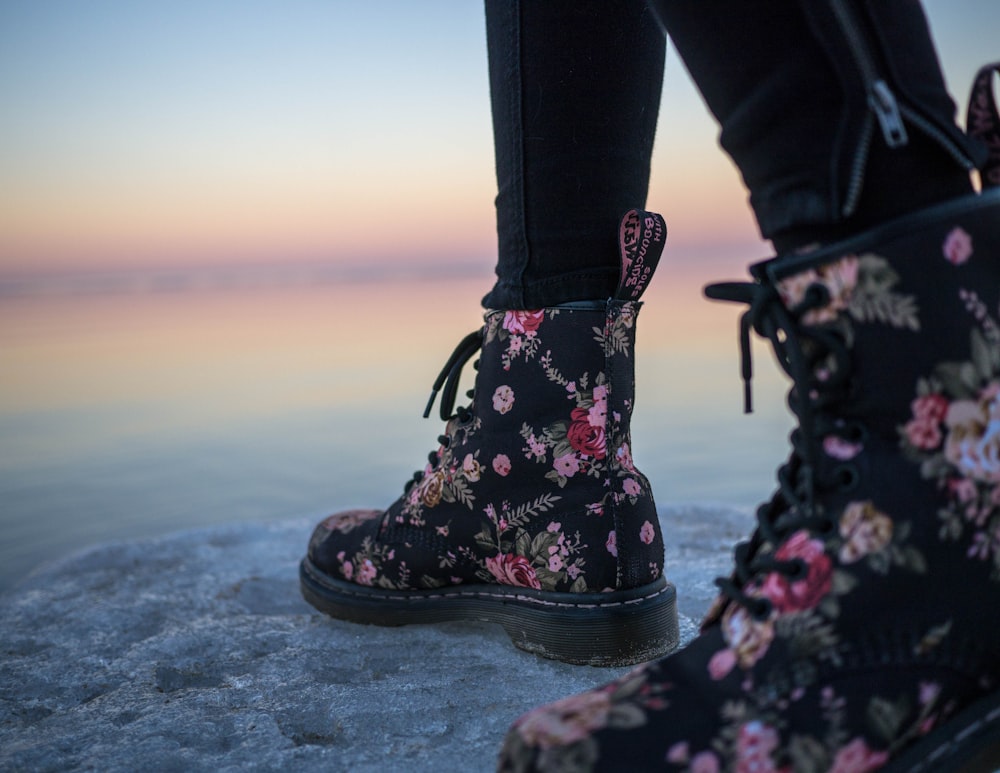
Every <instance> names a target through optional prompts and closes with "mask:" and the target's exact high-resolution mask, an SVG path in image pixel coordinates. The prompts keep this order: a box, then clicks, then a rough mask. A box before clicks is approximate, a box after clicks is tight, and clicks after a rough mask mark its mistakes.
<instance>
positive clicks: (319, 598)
mask: <svg viewBox="0 0 1000 773" xmlns="http://www.w3.org/2000/svg"><path fill="white" fill-rule="evenodd" d="M299 578H300V581H301V587H302V597H303V598H304V599H305V600H306V601H308V602H309V603H310V604H312V605H313V606H314V607H315V608H316V609H318V610H319V611H320V612H324V613H326V614H328V615H330V616H331V617H335V618H337V619H340V620H349V621H351V622H354V623H366V624H369V625H385V626H397V625H413V624H426V623H444V622H454V621H480V622H487V623H497V624H499V625H501V626H503V629H504V630H505V631H506V632H507V635H508V636H510V638H511V641H512V642H513V643H514V646H515V647H518V648H520V649H522V650H526V651H527V652H532V653H534V654H536V655H541V656H542V657H546V658H552V659H553V660H560V661H562V662H564V663H572V664H574V665H590V666H626V665H633V664H635V663H644V662H646V661H648V660H653V659H654V658H658V657H660V656H662V655H666V654H667V653H669V652H671V651H673V650H674V649H676V648H677V644H678V642H679V640H680V634H679V630H678V626H677V592H676V590H675V589H674V586H673V585H671V584H670V583H668V582H667V581H666V580H664V579H663V578H660V579H659V580H657V581H656V582H654V583H650V584H649V585H645V586H643V587H641V588H634V589H631V590H627V591H615V592H612V593H554V592H546V591H537V590H532V589H530V588H517V587H513V586H507V585H468V586H451V587H448V588H438V589H433V590H412V591H392V590H384V589H380V588H370V587H367V586H361V585H355V584H354V583H350V582H345V581H343V580H338V579H336V578H333V577H330V576H328V575H326V574H324V573H323V572H321V571H320V570H319V569H317V568H316V567H315V566H314V565H313V564H312V562H311V561H310V560H309V559H308V558H304V559H302V563H301V565H300V566H299Z"/></svg>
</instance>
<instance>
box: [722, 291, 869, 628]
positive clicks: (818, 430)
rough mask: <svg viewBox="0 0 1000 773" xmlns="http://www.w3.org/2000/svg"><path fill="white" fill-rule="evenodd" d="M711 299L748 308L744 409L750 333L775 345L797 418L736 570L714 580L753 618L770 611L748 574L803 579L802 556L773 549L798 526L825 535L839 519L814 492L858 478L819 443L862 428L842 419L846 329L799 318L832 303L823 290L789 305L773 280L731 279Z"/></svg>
mask: <svg viewBox="0 0 1000 773" xmlns="http://www.w3.org/2000/svg"><path fill="white" fill-rule="evenodd" d="M705 294H706V295H707V296H708V297H709V298H713V299H715V300H721V301H730V302H736V303H745V304H747V305H748V306H749V309H748V310H747V311H746V312H744V313H743V315H742V317H741V318H740V371H741V375H742V379H743V384H744V410H745V411H746V412H747V413H749V412H750V411H751V410H752V394H751V380H752V378H753V364H752V361H751V348H750V331H751V330H754V331H756V332H757V334H758V335H760V336H762V337H763V338H766V339H767V340H769V341H770V342H771V345H772V346H773V347H774V352H775V355H776V357H777V360H778V363H779V364H780V366H781V368H782V369H783V370H784V371H785V372H786V373H787V374H788V375H789V377H791V379H792V388H791V390H790V391H789V393H788V407H789V409H790V410H791V411H792V413H793V414H794V415H795V417H796V418H797V419H798V426H797V427H796V428H795V430H793V432H792V434H791V436H790V438H789V439H790V441H791V445H792V453H791V455H790V457H789V459H788V461H787V462H786V463H785V464H784V465H782V467H780V468H779V470H778V476H777V477H778V489H777V491H775V493H774V494H773V495H772V497H771V499H770V501H768V502H766V503H764V504H763V505H761V506H760V507H759V508H758V509H757V512H756V519H757V527H756V529H755V530H754V533H753V535H752V536H751V537H750V539H749V541H747V542H742V543H740V544H739V545H737V546H736V549H735V552H734V563H735V567H734V571H733V574H732V576H730V577H720V578H718V579H717V580H716V585H718V586H719V588H720V589H721V590H722V592H723V593H724V594H725V595H726V596H727V597H728V598H730V599H732V600H733V601H735V602H737V603H739V604H740V605H742V606H743V607H744V608H745V609H746V610H747V611H748V612H749V613H750V614H751V615H753V616H754V617H755V618H757V619H759V620H764V619H766V618H768V617H769V616H770V614H771V603H770V602H769V601H768V600H767V599H765V598H760V597H757V596H753V595H749V594H748V593H747V592H746V591H745V590H744V589H745V588H747V587H748V586H749V585H750V584H751V582H752V581H753V579H754V578H756V577H760V576H762V575H764V574H766V573H770V572H779V573H781V574H783V575H785V576H786V577H788V578H789V579H791V580H795V579H802V578H804V577H805V576H806V573H807V572H808V567H807V565H806V563H805V562H804V561H803V560H802V559H798V558H796V559H793V560H789V561H783V560H780V559H778V558H777V557H775V556H774V554H773V551H774V549H775V548H776V546H778V545H779V544H781V542H782V541H783V540H784V539H785V538H786V537H788V536H790V535H791V534H793V533H795V532H796V531H799V530H802V529H805V530H808V531H810V532H812V533H815V534H820V535H826V534H829V533H830V532H832V531H833V530H834V529H836V528H837V524H836V523H835V522H834V521H833V520H832V519H831V518H830V517H829V516H828V515H826V514H825V513H824V509H823V507H822V505H821V504H820V497H821V495H822V494H823V493H825V492H828V491H837V490H840V491H844V490H848V489H849V488H851V487H853V486H854V485H855V484H856V483H857V480H858V472H857V469H856V467H854V465H852V464H850V463H838V464H831V463H830V460H828V459H824V454H823V441H824V439H826V438H829V437H831V436H833V437H835V438H839V439H841V440H844V441H846V442H848V443H859V442H863V440H864V437H865V435H866V430H865V428H864V425H863V424H862V423H861V422H860V421H858V420H856V419H852V418H848V417H847V416H846V414H847V412H846V405H845V404H846V403H847V402H848V400H849V398H850V397H851V396H852V388H851V381H850V372H849V369H850V352H849V350H848V344H847V338H846V334H845V330H844V328H843V327H842V326H840V325H837V324H836V323H833V324H822V325H803V324H802V323H801V320H802V317H803V316H804V315H805V314H806V313H807V312H809V311H810V310H813V309H819V308H823V307H824V306H826V305H828V304H829V303H830V294H829V290H828V289H827V288H826V287H825V286H824V285H822V284H818V283H816V284H813V285H811V286H810V287H809V288H808V289H807V291H806V294H805V297H804V299H803V300H802V302H801V303H799V304H798V305H797V306H795V307H794V308H791V309H789V308H788V307H786V306H785V304H784V303H783V302H782V300H781V297H780V295H779V294H778V291H777V289H776V288H775V287H774V286H773V285H771V284H764V283H751V282H738V283H737V282H733V283H729V282H727V283H720V284H715V285H709V286H708V287H707V288H706V289H705Z"/></svg>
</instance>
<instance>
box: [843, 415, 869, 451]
mask: <svg viewBox="0 0 1000 773" xmlns="http://www.w3.org/2000/svg"><path fill="white" fill-rule="evenodd" d="M868 437H869V432H868V428H867V427H866V426H865V425H864V424H862V423H861V422H860V421H852V422H850V423H849V424H848V425H847V427H846V428H845V432H844V440H846V441H848V442H849V443H857V444H858V445H862V446H863V445H864V444H865V443H867V442H868Z"/></svg>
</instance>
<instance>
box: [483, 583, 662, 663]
mask: <svg viewBox="0 0 1000 773" xmlns="http://www.w3.org/2000/svg"><path fill="white" fill-rule="evenodd" d="M562 595H563V596H566V595H569V594H562ZM576 595H577V599H579V600H578V601H577V599H573V601H568V600H566V599H562V600H560V602H558V603H555V604H552V603H549V604H539V603H538V601H537V600H536V601H533V602H532V603H524V602H515V603H514V604H511V605H510V607H511V608H510V611H509V612H507V613H506V614H505V615H503V618H502V619H500V620H498V622H500V623H501V625H503V628H504V630H505V631H506V632H507V635H508V636H510V639H511V641H512V642H513V643H514V646H515V647H517V648H518V649H522V650H525V651H526V652H531V653H534V654H536V655H541V656H542V657H546V658H551V659H553V660H560V661H562V662H564V663H571V664H574V665H587V666H603V667H610V666H629V665H634V664H637V663H644V662H646V661H649V660H653V659H655V658H658V657H661V656H663V655H666V654H667V653H669V652H672V651H673V650H674V649H676V648H677V645H678V643H679V641H680V633H679V628H678V623H677V593H676V590H675V588H674V586H673V585H671V584H670V583H667V582H665V581H663V580H662V578H661V580H660V581H658V582H656V583H652V584H650V585H647V586H644V587H643V588H639V589H635V590H632V591H619V592H616V593H609V594H601V599H600V600H599V601H598V600H595V599H594V594H588V596H587V597H583V594H576ZM605 596H607V597H608V598H605ZM616 597H617V598H616ZM595 602H596V603H595Z"/></svg>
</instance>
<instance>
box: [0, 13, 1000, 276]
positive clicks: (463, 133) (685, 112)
mask: <svg viewBox="0 0 1000 773" xmlns="http://www.w3.org/2000/svg"><path fill="white" fill-rule="evenodd" d="M926 7H927V10H928V14H929V16H930V17H931V22H932V26H933V27H934V29H935V33H936V36H937V40H938V45H939V49H940V53H941V58H942V60H943V62H944V64H945V70H946V76H947V78H948V81H949V85H950V86H951V88H952V91H953V94H954V95H955V97H956V100H957V101H958V102H959V104H960V105H962V106H963V108H964V102H965V99H966V94H967V89H968V84H969V82H970V80H971V77H972V74H973V73H974V72H975V70H976V69H977V68H978V66H979V65H980V64H984V63H986V62H987V61H991V60H995V59H1000V42H998V37H997V32H998V30H1000V3H996V2H994V1H993V0H988V1H987V0H929V1H928V2H927V3H926ZM715 136H716V131H715V126H714V123H713V122H712V121H711V119H710V117H709V116H708V115H707V113H706V111H705V110H704V108H703V106H702V104H701V101H700V98H699V97H698V95H697V94H696V92H695V91H694V90H693V88H692V86H691V85H690V83H689V82H688V79H687V76H686V74H685V72H684V69H683V67H682V65H681V63H680V61H679V60H678V58H677V57H676V56H675V55H674V53H673V51H672V50H671V52H670V54H669V55H668V62H667V79H666V84H665V87H664V98H663V109H662V111H661V118H660V127H659V134H658V139H657V148H656V155H655V158H654V179H653V184H652V190H651V192H650V197H649V205H648V206H649V207H650V208H651V209H655V210H657V211H661V212H663V213H665V215H666V217H667V220H668V223H669V224H670V229H671V241H672V244H673V245H674V247H675V248H681V249H689V250H694V251H700V250H711V249H713V248H715V247H719V246H726V247H728V248H732V247H733V246H734V245H753V246H755V247H757V248H758V251H759V245H758V241H757V234H756V229H755V226H754V224H753V221H752V219H751V217H750V215H749V213H748V211H747V209H746V207H745V195H744V192H743V190H742V187H741V185H740V182H739V178H738V176H737V174H736V173H735V171H734V170H733V168H732V166H731V165H730V164H729V162H728V160H727V159H726V158H725V157H724V156H723V155H722V154H721V152H720V151H718V149H717V147H716V141H715ZM494 191H495V179H494V171H493V155H492V135H491V129H490V114H489V95H488V87H487V70H486V50H485V29H484V21H483V11H482V7H481V4H480V3H479V2H477V1H476V0H421V1H420V2H412V1H410V0H406V1H405V2H404V0H393V1H390V0H365V1H364V2H342V1H341V0H323V1H321V0H282V2H273V1H271V2H264V1H263V0H240V1H239V2H237V1H236V0H173V1H172V2H159V1H156V0H153V1H151V2H138V1H136V0H129V1H126V0H87V1H86V2H83V1H81V0H4V2H3V3H2V4H0V275H3V274H8V275H9V274H19V273H24V272H48V271H58V270H64V269H71V270H80V269H88V268H121V267H131V266H136V267H150V266H182V265H188V264H201V265H204V264H209V265H215V264H232V263H241V264H242V263H272V262H301V261H323V262H330V263H351V262H357V261H366V262H369V263H374V262H379V261H381V262H384V263H385V264H386V265H393V264H397V263H404V262H406V261H409V260H420V261H426V262H433V263H438V264H445V265H451V264H455V265H458V264H461V265H481V264H482V263H483V262H486V263H488V264H489V265H490V266H492V264H493V261H494V253H495V246H494V240H495V236H494V233H495V231H494V223H493V196H494ZM755 256H756V254H755Z"/></svg>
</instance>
